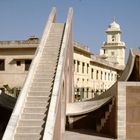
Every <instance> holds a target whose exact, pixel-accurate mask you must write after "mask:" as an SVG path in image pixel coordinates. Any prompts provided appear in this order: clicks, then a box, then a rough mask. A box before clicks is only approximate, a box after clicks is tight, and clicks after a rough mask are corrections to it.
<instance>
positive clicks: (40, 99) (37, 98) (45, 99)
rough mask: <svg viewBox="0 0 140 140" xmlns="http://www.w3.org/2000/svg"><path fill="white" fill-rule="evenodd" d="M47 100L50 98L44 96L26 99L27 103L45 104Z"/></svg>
mask: <svg viewBox="0 0 140 140" xmlns="http://www.w3.org/2000/svg"><path fill="white" fill-rule="evenodd" d="M49 99H50V97H46V96H39V97H36V96H28V97H27V101H30V102H45V103H47V102H48V100H49Z"/></svg>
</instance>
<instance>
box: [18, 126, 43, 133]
mask: <svg viewBox="0 0 140 140" xmlns="http://www.w3.org/2000/svg"><path fill="white" fill-rule="evenodd" d="M42 130H43V128H42V127H37V126H36V127H35V126H33V127H32V126H20V127H18V128H17V130H16V132H17V133H25V134H27V133H28V134H32V133H38V134H40V133H41V132H42Z"/></svg>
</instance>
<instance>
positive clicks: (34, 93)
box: [28, 88, 52, 97]
mask: <svg viewBox="0 0 140 140" xmlns="http://www.w3.org/2000/svg"><path fill="white" fill-rule="evenodd" d="M51 90H52V89H51V88H50V89H48V90H45V89H38V90H37V91H36V90H32V91H30V92H29V93H28V95H29V96H35V97H39V96H41V97H42V96H44V97H49V96H50V94H51Z"/></svg>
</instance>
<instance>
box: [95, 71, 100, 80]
mask: <svg viewBox="0 0 140 140" xmlns="http://www.w3.org/2000/svg"><path fill="white" fill-rule="evenodd" d="M98 74H99V71H98V70H97V71H96V79H97V80H98V77H99V76H98Z"/></svg>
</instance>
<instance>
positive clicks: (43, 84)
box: [32, 81, 53, 88]
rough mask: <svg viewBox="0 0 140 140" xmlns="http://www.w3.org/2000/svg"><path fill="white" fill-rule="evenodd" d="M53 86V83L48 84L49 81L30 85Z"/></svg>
mask: <svg viewBox="0 0 140 140" xmlns="http://www.w3.org/2000/svg"><path fill="white" fill-rule="evenodd" d="M52 86H53V83H52V82H50V81H47V82H33V83H32V87H36V88H38V87H52Z"/></svg>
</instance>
